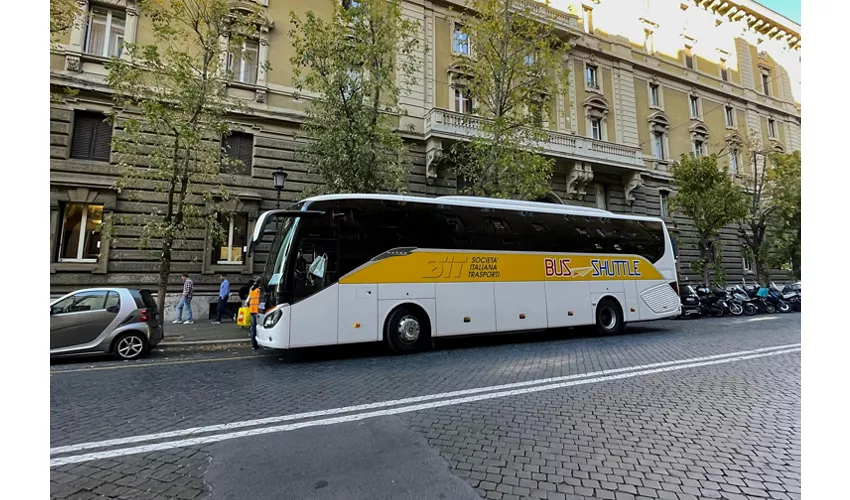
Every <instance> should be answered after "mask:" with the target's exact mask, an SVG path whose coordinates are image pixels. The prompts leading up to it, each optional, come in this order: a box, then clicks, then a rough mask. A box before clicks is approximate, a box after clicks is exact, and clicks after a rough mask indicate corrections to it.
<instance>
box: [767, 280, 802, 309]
mask: <svg viewBox="0 0 850 500" xmlns="http://www.w3.org/2000/svg"><path fill="white" fill-rule="evenodd" d="M770 288H771V289H773V290H776V292H777V293H779V294H781V295H782V300H784V301H785V302H787V303H788V304H789V305H790V306H791V310H793V311H796V312H800V310H801V308H802V307H801V293H800V284H799V283H796V284H793V285H792V284H788V285H785V286H784V287H782V288H781V289H780V288H779V286H777V285H776V283H771V284H770Z"/></svg>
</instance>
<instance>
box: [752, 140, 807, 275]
mask: <svg viewBox="0 0 850 500" xmlns="http://www.w3.org/2000/svg"><path fill="white" fill-rule="evenodd" d="M750 161H751V163H752V166H753V168H752V173H751V174H749V175H747V176H746V179H747V180H746V187H747V190H748V195H749V200H748V209H747V213H746V215H745V216H744V217H742V219H741V220H740V221H739V223H738V225H739V233H740V235H741V238H742V239H743V240H744V243H745V246H746V247H747V250H748V252H749V254H750V255H751V256H752V259H753V263H754V264H755V270H756V276H757V279H758V280H759V282H761V283H767V282H768V281H770V269H771V267H773V268H780V269H787V268H788V267H789V266H788V263H789V261H791V260H792V259H793V258H794V255H795V248H796V249H797V250H796V251H797V253H799V250H798V249H799V244H795V241H798V240H799V239H798V238H795V235H796V234H799V231H798V230H797V229H798V228H799V214H800V173H801V170H800V153H799V151H797V152H795V153H792V154H788V155H786V154H780V153H774V152H765V151H759V150H753V151H751V153H750ZM797 267H799V266H797Z"/></svg>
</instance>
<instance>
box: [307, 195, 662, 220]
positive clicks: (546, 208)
mask: <svg viewBox="0 0 850 500" xmlns="http://www.w3.org/2000/svg"><path fill="white" fill-rule="evenodd" d="M352 199H355V200H358V199H359V200H387V201H403V202H408V203H427V204H430V205H455V206H466V207H480V208H499V209H503V210H515V211H530V212H548V213H558V214H565V215H582V216H590V217H610V218H615V219H633V220H644V221H654V222H661V223H662V224H663V223H664V221H662V220H661V219H659V218H658V217H648V216H639V215H627V214H615V213H613V212H609V211H607V210H602V209H599V208H589V207H581V206H576V205H560V204H557V203H544V202H538V201H520V200H505V199H500V198H484V197H478V196H438V197H436V198H428V197H425V196H410V195H398V194H360V193H354V194H327V195H321V196H314V197H311V198H305V199H304V200H303V202H307V203H309V202H313V201H330V200H352ZM665 226H666V224H665Z"/></svg>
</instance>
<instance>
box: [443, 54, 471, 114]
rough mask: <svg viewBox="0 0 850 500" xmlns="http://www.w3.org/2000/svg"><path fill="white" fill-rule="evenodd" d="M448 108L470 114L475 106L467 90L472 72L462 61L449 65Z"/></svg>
mask: <svg viewBox="0 0 850 500" xmlns="http://www.w3.org/2000/svg"><path fill="white" fill-rule="evenodd" d="M448 77H449V108H450V109H451V110H452V111H455V112H457V113H466V114H472V113H473V110H474V108H475V106H474V104H475V103H474V102H473V99H472V95H471V94H470V92H469V80H470V79H471V78H472V74H471V72H470V71H469V68H468V67H467V66H466V65H465V64H463V63H454V64H452V65H451V66H449V71H448Z"/></svg>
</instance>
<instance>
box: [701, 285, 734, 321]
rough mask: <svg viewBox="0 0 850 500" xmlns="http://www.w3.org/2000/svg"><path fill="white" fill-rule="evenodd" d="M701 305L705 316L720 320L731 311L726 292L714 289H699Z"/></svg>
mask: <svg viewBox="0 0 850 500" xmlns="http://www.w3.org/2000/svg"><path fill="white" fill-rule="evenodd" d="M697 295H699V301H700V305H701V306H702V309H703V314H706V315H711V316H714V317H715V318H719V317H721V316H723V315H724V314H726V311H727V310H728V309H729V306H728V304H727V303H726V290H723V289H719V288H717V289H714V290H710V289H708V288H706V287H701V288H697Z"/></svg>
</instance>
